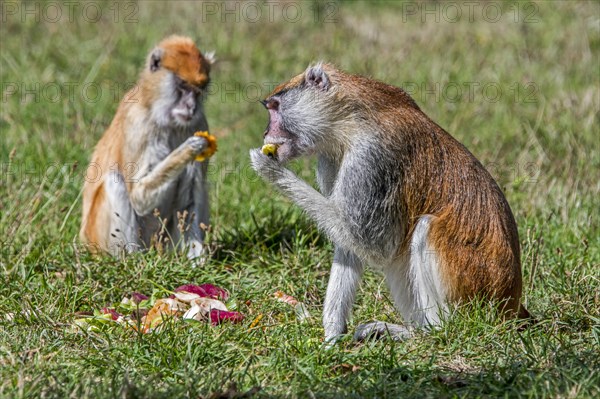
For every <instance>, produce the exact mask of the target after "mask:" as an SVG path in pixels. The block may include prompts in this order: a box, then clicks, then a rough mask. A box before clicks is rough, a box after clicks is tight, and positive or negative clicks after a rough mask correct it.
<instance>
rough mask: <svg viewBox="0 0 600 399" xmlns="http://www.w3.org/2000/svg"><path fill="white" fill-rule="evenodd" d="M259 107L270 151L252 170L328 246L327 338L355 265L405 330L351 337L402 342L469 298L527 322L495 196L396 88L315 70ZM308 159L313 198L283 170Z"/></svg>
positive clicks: (338, 322) (375, 329)
mask: <svg viewBox="0 0 600 399" xmlns="http://www.w3.org/2000/svg"><path fill="white" fill-rule="evenodd" d="M263 104H264V105H265V107H266V108H267V109H268V111H269V125H268V127H267V130H266V131H265V134H264V143H265V145H272V146H275V147H276V150H274V151H270V147H267V148H265V149H264V151H265V153H267V154H270V155H265V154H264V153H261V151H260V150H259V149H256V150H252V151H251V152H250V155H251V160H252V165H253V168H254V169H255V170H256V171H257V173H259V174H260V175H261V176H262V177H263V178H264V179H265V180H267V181H269V182H270V183H272V184H273V185H275V186H276V187H277V188H278V189H279V190H281V191H282V192H283V193H284V194H285V195H286V196H288V197H289V198H290V199H292V200H293V201H294V202H295V203H296V204H297V205H298V206H300V207H301V208H302V209H303V210H304V211H305V212H306V213H307V214H308V216H309V217H311V218H312V219H314V220H315V221H316V223H317V225H318V226H319V227H320V228H321V229H322V230H323V231H324V232H325V233H326V234H327V235H328V236H329V237H330V239H331V240H332V241H333V243H334V244H335V253H334V258H333V265H332V269H331V275H330V278H329V284H328V286H327V293H326V296H325V305H324V310H323V326H324V329H325V338H326V339H327V340H328V341H335V339H337V337H339V336H340V335H342V334H345V333H346V331H347V320H348V317H349V314H350V311H351V308H352V304H353V302H354V297H355V293H356V290H357V287H358V284H359V282H360V280H361V276H362V273H363V267H364V265H366V264H369V265H371V266H375V267H376V268H378V269H380V270H382V271H383V273H384V275H385V277H386V281H387V284H388V287H389V289H390V292H391V294H392V297H393V299H394V303H395V306H396V308H397V309H398V311H399V312H400V314H401V315H402V317H403V319H404V321H405V325H394V324H389V323H383V322H379V321H374V322H371V323H366V324H362V325H360V326H358V328H357V329H356V332H355V335H354V337H355V339H357V340H362V339H364V338H366V337H369V336H378V335H382V334H391V335H392V337H393V338H395V339H402V338H406V337H409V336H411V334H412V332H413V329H414V327H424V328H429V327H431V326H435V325H438V324H439V323H440V320H441V318H442V317H443V315H444V314H445V313H446V312H447V311H448V307H449V305H450V304H456V303H460V302H464V301H468V300H469V299H471V298H474V297H478V296H479V297H485V298H489V299H491V300H495V301H498V302H499V303H500V306H501V309H502V310H503V311H504V312H505V314H507V315H509V316H513V315H518V316H521V317H527V316H528V313H527V311H526V310H525V308H524V307H523V306H522V305H521V304H520V299H521V285H522V282H521V262H520V249H519V236H518V232H517V226H516V223H515V220H514V218H513V215H512V212H511V210H510V207H509V205H508V203H507V202H506V199H505V197H504V195H503V193H502V191H501V190H500V188H499V187H498V185H497V184H496V182H495V181H494V179H493V178H492V177H491V175H490V174H489V173H488V172H487V171H486V170H485V168H484V167H483V166H482V165H481V163H479V161H477V159H475V157H474V156H473V155H472V154H471V153H470V152H469V151H468V150H467V149H466V148H465V147H464V146H463V145H462V144H460V143H459V142H458V141H456V140H455V139H454V138H453V137H452V136H450V135H449V134H448V133H447V132H446V131H444V130H443V129H442V128H441V127H440V126H438V125H437V124H436V123H435V122H433V121H432V120H431V119H430V118H429V117H428V116H427V115H425V113H423V111H421V109H420V108H419V107H418V106H417V104H416V103H415V102H414V100H413V99H412V98H411V97H410V96H409V95H408V94H406V93H405V92H404V91H403V90H402V89H399V88H397V87H393V86H390V85H387V84H385V83H382V82H379V81H376V80H372V79H369V78H366V77H362V76H358V75H351V74H348V73H345V72H342V71H340V70H338V69H336V68H335V67H333V66H332V65H329V64H317V65H315V66H311V67H309V68H308V69H307V70H306V71H305V72H304V73H302V74H300V75H298V76H296V77H294V78H292V79H291V80H290V81H289V82H286V83H284V84H281V85H280V86H278V87H277V88H275V90H274V91H273V93H271V95H269V97H267V99H266V100H265V101H264V102H263ZM265 147H266V146H265ZM272 152H274V153H272ZM309 154H316V155H317V157H318V169H317V179H318V183H319V186H320V192H318V191H317V190H315V189H313V188H312V186H310V185H309V184H307V183H306V182H304V181H303V180H301V179H299V178H298V177H297V176H296V175H295V174H294V173H292V172H291V171H290V170H289V169H286V168H285V167H284V166H283V164H284V163H285V162H286V161H288V160H289V159H293V158H296V157H299V156H303V155H309Z"/></svg>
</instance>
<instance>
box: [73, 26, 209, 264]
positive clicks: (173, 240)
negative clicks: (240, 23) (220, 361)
mask: <svg viewBox="0 0 600 399" xmlns="http://www.w3.org/2000/svg"><path fill="white" fill-rule="evenodd" d="M212 62H213V57H212V54H205V55H203V54H202V53H201V52H200V51H199V50H198V48H197V47H196V45H195V44H194V42H193V41H192V40H191V39H190V38H187V37H182V36H171V37H168V38H166V39H164V40H163V41H161V42H160V43H159V44H158V46H157V47H156V48H155V49H153V50H152V51H151V52H150V54H149V56H148V59H147V63H146V65H145V67H144V69H143V71H142V73H141V76H140V78H139V81H138V83H137V85H136V86H135V87H134V88H133V89H132V90H131V91H129V92H128V93H127V94H126V95H125V97H124V99H123V101H121V104H120V105H119V108H118V110H117V113H116V115H115V117H114V119H113V121H112V123H111V124H110V126H109V127H108V129H107V130H106V132H105V133H104V135H103V137H102V138H101V139H100V141H99V142H98V144H97V146H96V148H95V150H94V153H93V155H92V159H91V164H90V170H93V171H95V173H96V176H95V178H94V179H89V180H86V182H85V185H84V190H83V218H82V223H81V230H80V237H81V240H82V241H83V242H84V243H87V244H89V245H90V246H91V247H92V248H93V249H98V250H101V251H105V252H109V253H111V254H113V255H119V254H121V253H126V252H131V251H135V250H139V249H143V248H147V247H149V246H150V245H151V244H152V242H154V240H156V239H157V237H158V239H159V240H160V239H162V240H165V238H167V239H168V241H169V244H168V245H170V246H181V247H183V248H184V249H185V251H186V253H187V256H188V257H189V258H197V257H199V256H200V255H201V254H202V252H203V239H204V231H203V230H202V229H201V227H200V224H201V223H204V224H208V216H209V214H208V194H207V187H206V169H207V161H204V162H194V158H195V157H196V156H197V155H199V154H201V153H202V152H203V151H204V150H205V149H206V148H207V146H208V142H207V140H206V138H203V137H195V136H194V132H196V131H199V130H202V131H207V130H208V124H207V122H206V118H205V116H204V109H203V100H204V98H205V96H206V93H207V86H208V83H209V73H210V67H211V64H212ZM181 219H183V222H184V225H183V226H182V225H181ZM161 232H162V233H163V236H162V238H161V237H159V236H160V235H161V234H160V233H161Z"/></svg>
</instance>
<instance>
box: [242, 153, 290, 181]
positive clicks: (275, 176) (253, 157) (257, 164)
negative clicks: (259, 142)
mask: <svg viewBox="0 0 600 399" xmlns="http://www.w3.org/2000/svg"><path fill="white" fill-rule="evenodd" d="M250 161H251V162H252V168H253V169H254V170H255V171H256V173H257V174H258V175H259V176H261V177H262V178H263V179H265V180H267V181H269V182H271V183H275V184H276V183H277V182H278V181H279V180H280V179H281V178H282V177H283V176H284V175H285V173H286V171H287V169H286V168H284V167H283V165H281V163H279V161H277V160H276V159H275V158H274V157H270V156H268V155H265V154H263V152H262V151H261V149H260V148H255V149H252V150H250Z"/></svg>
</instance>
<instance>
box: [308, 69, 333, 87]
mask: <svg viewBox="0 0 600 399" xmlns="http://www.w3.org/2000/svg"><path fill="white" fill-rule="evenodd" d="M304 79H305V81H306V83H307V84H308V85H309V86H314V87H317V88H319V89H321V90H323V91H326V90H327V89H329V83H330V82H329V76H327V73H325V71H324V70H323V64H321V63H319V64H317V65H313V66H311V67H309V68H308V69H307V70H306V73H305V75H304Z"/></svg>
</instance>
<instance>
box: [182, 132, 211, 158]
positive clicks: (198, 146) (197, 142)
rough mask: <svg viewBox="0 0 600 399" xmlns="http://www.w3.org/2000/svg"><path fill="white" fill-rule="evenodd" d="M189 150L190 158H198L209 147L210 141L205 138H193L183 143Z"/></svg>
mask: <svg viewBox="0 0 600 399" xmlns="http://www.w3.org/2000/svg"><path fill="white" fill-rule="evenodd" d="M183 145H185V146H186V148H188V149H189V153H190V158H194V157H196V155H199V154H201V153H202V151H204V150H205V149H206V148H207V147H208V140H206V139H205V138H204V137H198V136H192V137H188V139H187V140H186V141H185V143H183Z"/></svg>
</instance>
